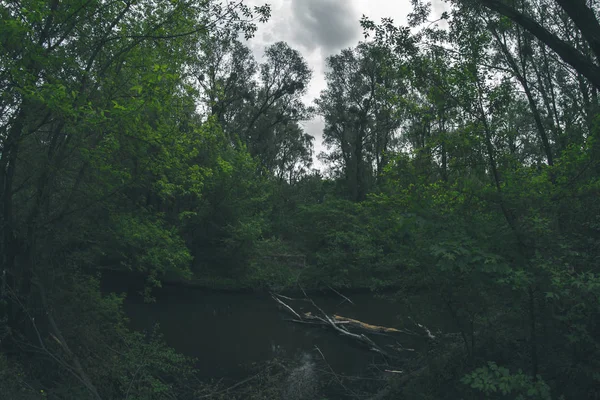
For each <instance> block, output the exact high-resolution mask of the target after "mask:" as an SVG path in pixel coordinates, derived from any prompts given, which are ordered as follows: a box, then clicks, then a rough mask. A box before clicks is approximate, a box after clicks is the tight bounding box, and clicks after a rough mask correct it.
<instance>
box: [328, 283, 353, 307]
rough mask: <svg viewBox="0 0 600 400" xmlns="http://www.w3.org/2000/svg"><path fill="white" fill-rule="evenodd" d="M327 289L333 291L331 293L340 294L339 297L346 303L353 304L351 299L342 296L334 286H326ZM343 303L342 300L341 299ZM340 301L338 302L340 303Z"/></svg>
mask: <svg viewBox="0 0 600 400" xmlns="http://www.w3.org/2000/svg"><path fill="white" fill-rule="evenodd" d="M327 287H328V288H329V289H331V290H332V291H333V293H335V294H337V295H338V296H340V297H341V298H343V299H344V300H346V301H347V302H348V303H350V304H352V305H355V304H354V302H353V301H352V300H350V299H349V298H348V297H346V296H344V295H343V294H341V293H340V292H338V291H337V290H335V289H334V288H332V287H331V286H327ZM342 303H343V301H342ZM342 303H340V304H342Z"/></svg>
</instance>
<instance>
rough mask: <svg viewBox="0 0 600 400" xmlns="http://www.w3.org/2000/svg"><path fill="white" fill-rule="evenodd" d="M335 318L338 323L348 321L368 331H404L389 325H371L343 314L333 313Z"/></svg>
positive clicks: (347, 322) (349, 323)
mask: <svg viewBox="0 0 600 400" xmlns="http://www.w3.org/2000/svg"><path fill="white" fill-rule="evenodd" d="M333 318H334V319H335V321H337V322H338V323H346V324H348V325H351V326H355V327H357V328H362V329H364V330H367V331H373V332H381V333H403V332H402V331H401V330H399V329H396V328H388V327H387V326H379V325H371V324H367V323H366V322H362V321H359V320H357V319H352V318H347V317H342V316H341V315H336V314H334V315H333Z"/></svg>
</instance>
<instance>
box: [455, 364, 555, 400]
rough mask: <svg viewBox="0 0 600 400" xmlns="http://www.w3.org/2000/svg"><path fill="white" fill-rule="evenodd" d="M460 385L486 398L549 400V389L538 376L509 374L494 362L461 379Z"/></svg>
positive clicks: (520, 372) (519, 372)
mask: <svg viewBox="0 0 600 400" xmlns="http://www.w3.org/2000/svg"><path fill="white" fill-rule="evenodd" d="M461 381H462V383H464V384H466V385H469V387H470V388H472V389H475V390H477V391H480V392H482V393H483V394H484V395H485V396H486V398H489V399H492V398H498V399H508V398H510V399H516V400H524V399H540V400H550V399H551V398H552V397H551V396H550V387H548V385H547V384H546V383H545V382H544V381H543V380H542V379H541V378H540V377H539V376H538V377H536V379H533V378H532V377H530V376H527V375H525V374H524V373H523V372H522V371H518V372H517V373H516V374H511V373H510V371H509V370H508V369H507V368H504V367H500V366H498V365H497V364H496V363H494V362H488V364H487V365H486V366H484V367H481V368H477V369H476V370H474V371H473V372H472V373H470V374H468V375H466V376H465V377H464V378H462V380H461Z"/></svg>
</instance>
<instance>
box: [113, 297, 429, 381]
mask: <svg viewBox="0 0 600 400" xmlns="http://www.w3.org/2000/svg"><path fill="white" fill-rule="evenodd" d="M112 290H115V289H114V288H113V289H112ZM115 291H120V290H115ZM155 296H156V302H154V303H150V304H149V303H145V302H144V301H143V298H142V297H141V296H139V295H137V294H136V293H135V292H134V293H130V294H129V295H128V297H127V300H126V302H125V310H126V313H127V315H128V316H129V318H130V320H131V326H132V328H134V329H138V330H142V331H143V330H149V329H152V327H153V326H154V325H155V324H159V326H160V331H161V332H162V334H163V335H164V339H165V341H166V342H167V344H169V345H170V346H171V347H173V348H174V349H175V350H177V351H179V352H181V353H182V354H185V355H188V356H191V357H195V358H197V359H198V362H197V364H196V367H197V369H198V372H199V374H200V375H201V376H202V377H204V378H206V379H213V378H214V379H220V378H226V379H239V378H242V377H244V376H246V375H247V373H248V370H249V368H251V367H252V365H253V364H254V363H261V362H264V361H268V360H270V359H273V358H274V357H286V358H294V357H297V356H299V355H301V354H307V353H308V354H313V355H315V356H318V357H323V356H324V357H325V358H326V360H327V362H328V363H329V365H330V366H331V368H333V370H335V371H336V372H337V373H342V374H347V375H358V374H361V373H363V372H364V371H365V369H366V368H369V366H372V365H373V364H378V363H379V364H380V363H382V362H383V361H384V360H383V359H382V357H381V356H379V355H377V354H375V353H373V352H371V351H369V350H368V349H366V348H364V347H363V346H361V345H360V344H359V343H357V342H355V341H353V340H352V339H350V338H345V337H341V336H340V335H339V334H337V333H336V332H334V331H333V330H332V329H328V328H324V327H318V326H317V327H315V326H311V325H303V324H297V323H293V322H290V321H289V320H290V314H289V313H287V312H286V311H285V310H283V309H282V308H281V307H279V306H278V305H277V304H276V303H275V301H274V300H273V299H272V298H271V297H270V295H269V294H268V293H255V292H223V291H211V290H205V289H195V288H189V287H175V286H166V287H165V288H163V289H160V290H158V291H157V292H156V295H155ZM348 296H349V297H350V298H351V300H352V301H353V303H354V304H351V303H349V302H348V301H346V300H344V299H343V298H342V297H340V296H339V295H337V294H335V293H333V292H317V293H311V294H310V297H311V298H312V299H313V300H314V301H315V303H316V304H318V305H319V307H321V308H322V309H323V310H324V311H325V312H327V313H328V314H329V313H330V314H338V315H342V316H344V317H349V318H353V319H357V320H361V321H364V322H367V323H369V324H373V325H380V326H387V327H394V328H403V327H409V326H410V327H411V329H414V327H415V326H414V324H413V323H412V322H411V321H410V320H409V319H408V317H409V314H408V312H407V310H406V309H404V310H403V309H401V308H400V307H399V306H398V305H397V304H394V303H391V302H389V301H388V300H386V299H383V298H379V297H377V296H375V295H374V294H372V293H370V292H360V293H353V294H351V295H348ZM291 304H292V303H291ZM293 305H294V307H295V308H296V310H297V311H299V312H304V311H306V310H309V309H312V307H311V306H310V304H309V303H306V302H294V303H293ZM421 322H423V320H421ZM377 340H378V343H383V345H386V344H392V343H394V342H401V344H402V346H404V347H407V348H419V347H420V346H423V345H424V342H425V341H424V339H423V337H415V336H411V335H399V336H398V335H396V336H395V337H385V338H383V337H378V338H377ZM382 340H383V342H382ZM317 348H318V350H319V351H317ZM407 356H410V352H407Z"/></svg>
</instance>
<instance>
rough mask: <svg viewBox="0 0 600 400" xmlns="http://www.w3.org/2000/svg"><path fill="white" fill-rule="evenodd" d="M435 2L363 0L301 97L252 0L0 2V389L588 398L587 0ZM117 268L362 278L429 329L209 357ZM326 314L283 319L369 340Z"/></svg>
mask: <svg viewBox="0 0 600 400" xmlns="http://www.w3.org/2000/svg"><path fill="white" fill-rule="evenodd" d="M446 6H447V9H448V11H445V12H444V13H443V14H442V15H441V18H440V19H439V20H436V21H432V8H431V4H429V3H427V2H425V1H422V0H411V11H410V14H409V15H408V24H407V25H401V24H398V23H397V22H395V21H394V20H393V19H392V18H384V19H382V20H380V21H373V20H370V19H368V18H367V17H363V18H362V19H361V20H360V21H356V24H360V26H361V29H362V32H363V38H362V40H361V41H360V42H358V43H356V44H355V45H354V46H352V47H349V48H346V49H344V50H342V51H340V52H338V53H337V54H334V55H331V56H330V57H328V58H327V60H326V67H327V68H326V76H325V79H326V88H325V89H324V90H322V91H321V93H320V95H319V96H318V98H317V99H316V100H315V101H314V102H310V103H307V102H306V101H304V96H305V95H306V93H307V90H308V88H309V85H310V84H311V79H312V76H313V71H312V70H311V68H310V67H309V64H308V63H307V61H306V60H305V59H304V58H303V56H302V54H301V53H300V52H299V51H298V50H297V49H294V48H292V47H291V46H290V45H289V44H287V43H285V42H276V43H274V44H271V45H269V46H267V47H266V48H265V51H264V57H263V58H262V59H261V60H257V59H255V57H254V55H253V52H252V50H251V48H250V47H249V45H248V43H249V41H251V40H252V37H253V36H254V35H255V34H256V32H257V31H259V30H260V29H261V25H263V24H264V23H265V22H267V21H268V20H269V18H270V17H271V12H272V10H271V8H270V6H269V5H267V4H265V5H261V6H250V5H248V4H247V3H245V2H243V1H221V0H153V1H150V0H63V1H59V0H0V273H1V274H2V276H1V282H0V398H2V399H10V400H30V399H52V400H54V399H56V400H58V399H65V400H68V399H80V400H85V399H90V400H91V399H94V400H109V399H129V400H159V399H160V400H162V399H211V398H212V399H291V400H294V399H298V400H300V399H321V400H326V399H329V400H331V399H346V398H347V399H423V400H425V399H432V400H433V399H465V400H467V399H538V400H549V399H565V400H567V399H600V201H599V199H600V125H599V123H600V119H599V115H600V114H599V111H600V109H599V106H600V100H599V95H598V91H599V90H600V23H599V16H600V5H599V4H598V2H597V1H596V0H447V1H446ZM390 17H392V16H390ZM314 118H321V119H322V121H324V129H323V132H322V140H323V145H324V146H325V148H326V151H323V152H320V153H319V154H316V153H317V152H316V150H315V148H316V147H317V146H316V144H317V143H316V140H319V139H320V138H319V139H316V138H314V137H313V136H311V135H310V134H309V133H307V132H306V130H305V127H304V126H305V125H304V124H305V123H306V122H307V121H310V120H313V119H314ZM315 160H318V162H317V164H318V165H317V164H315ZM119 274H121V275H119ZM109 275H110V276H113V277H114V276H123V277H126V278H122V279H128V280H129V282H130V283H131V286H135V287H136V288H137V289H136V290H137V291H138V292H139V293H140V296H142V297H143V298H144V299H145V301H147V302H150V303H152V302H161V298H160V295H159V293H160V292H161V290H162V289H161V288H163V287H166V286H168V285H180V284H181V285H183V284H185V285H188V286H195V287H197V288H200V289H199V290H204V289H210V290H226V291H232V292H236V291H252V292H262V293H273V299H274V300H275V301H273V308H276V307H277V306H279V307H281V308H282V309H283V311H282V312H283V313H285V312H287V311H289V310H288V309H285V306H286V305H287V307H288V308H289V309H292V311H294V312H296V311H295V306H294V305H293V302H292V301H291V300H290V299H291V297H280V296H279V295H278V294H282V295H281V296H284V295H283V294H284V293H295V295H294V296H296V295H297V294H298V293H300V295H302V293H304V296H306V299H305V300H307V301H312V300H310V297H311V296H312V294H313V293H318V292H319V291H320V290H333V291H335V292H336V293H339V294H340V295H342V296H344V297H346V296H348V297H349V298H348V300H350V299H351V298H352V294H351V293H369V294H371V295H372V296H373V298H375V297H377V298H384V299H386V300H387V301H389V302H390V304H394V305H396V306H397V307H402V309H403V310H406V309H411V310H413V312H414V315H413V316H412V317H413V318H414V320H415V325H416V326H418V327H421V328H422V329H421V330H420V331H419V333H418V334H419V335H420V336H422V338H423V340H425V341H426V345H424V346H423V347H421V348H419V349H417V351H413V352H411V353H410V357H404V356H402V354H403V353H402V352H401V351H400V352H399V353H398V354H400V355H399V356H398V355H396V356H390V357H387V358H386V360H387V363H388V364H387V365H388V367H386V368H387V369H385V371H383V370H379V371H375V372H373V373H371V374H370V375H365V376H345V375H342V374H340V373H337V372H336V371H334V370H333V369H332V368H331V367H329V368H328V366H327V363H326V360H325V357H322V359H319V357H320V356H319V355H318V354H317V358H318V360H317V361H319V362H320V364H318V365H317V367H315V368H316V369H315V370H314V371H313V370H311V371H308V370H307V369H306V368H304V369H303V368H302V367H297V366H295V364H294V362H293V360H283V359H282V360H273V361H270V362H266V363H264V364H263V365H259V366H257V367H256V368H257V369H256V370H255V371H254V372H252V373H253V374H255V373H256V374H255V375H252V376H253V377H254V379H252V380H250V381H247V380H242V379H240V380H239V381H237V382H236V381H229V382H226V381H223V382H221V381H214V380H206V379H202V377H200V376H198V373H197V371H196V368H195V363H196V362H197V360H194V359H193V358H192V357H189V356H188V355H186V354H182V353H180V352H178V351H176V350H175V349H174V348H172V347H171V346H170V344H169V343H167V342H166V341H165V340H164V338H163V337H162V335H161V332H160V327H158V328H157V329H156V330H155V331H153V332H142V331H139V330H136V329H134V328H132V327H131V325H130V324H129V317H128V315H127V313H126V311H125V307H124V304H125V303H126V302H127V296H128V295H126V294H125V293H117V292H110V291H106V290H104V289H103V288H102V282H103V279H106V276H109ZM112 279H114V278H112ZM288 291H289V292H288ZM285 296H287V295H285ZM289 296H292V295H291V294H290V295H289ZM294 296H292V297H294ZM277 300H278V301H277ZM312 304H313V305H314V306H315V307H317V308H316V310H319V307H318V304H317V303H316V302H314V301H313V302H312ZM431 310H438V311H439V312H440V313H442V314H444V315H445V317H446V318H447V319H448V321H449V322H448V323H446V324H445V325H444V328H442V326H441V325H440V326H435V325H432V324H431V323H428V325H427V326H424V325H421V322H420V319H419V316H420V315H421V314H420V313H423V314H422V315H425V313H427V312H430V311H431ZM320 311H321V312H322V313H323V315H322V316H318V315H317V316H314V315H311V318H312V319H311V320H308V317H307V316H302V315H298V318H300V319H301V320H303V321H300V322H304V323H305V324H307V326H306V327H305V326H304V325H302V326H300V327H299V329H305V330H308V329H315V328H311V327H310V326H308V324H310V323H313V322H314V323H315V324H317V323H318V324H323V325H326V326H324V327H323V329H325V328H328V327H329V326H330V327H332V328H333V329H335V330H337V332H334V331H333V330H332V332H329V334H330V335H336V334H337V335H338V336H339V339H336V340H340V341H342V340H346V338H344V337H343V336H349V338H348V341H349V342H350V341H353V339H358V340H354V341H355V342H356V343H355V344H356V345H357V346H359V345H361V343H359V342H362V344H366V345H367V346H368V347H371V349H372V350H376V351H379V352H380V353H381V354H383V353H384V349H383V347H380V346H378V345H375V344H374V343H373V340H376V336H373V335H370V334H357V333H350V332H351V330H350V328H348V329H346V328H345V327H344V326H342V327H341V328H340V326H341V325H339V324H338V323H339V321H338V320H334V319H333V317H332V318H330V317H329V316H328V315H327V314H325V312H324V311H323V310H320ZM306 315H308V314H306ZM294 318H295V317H294ZM363 322H365V323H367V322H369V321H363ZM289 323H290V322H285V321H281V324H289ZM344 323H348V324H355V325H356V326H358V327H359V328H360V327H361V326H359V325H360V324H359V322H356V321H354V322H353V321H351V320H345V321H344ZM365 327H366V328H367V329H371V330H373V329H379V330H381V329H384V328H382V327H377V326H375V327H373V326H367V325H364V324H363V325H362V328H365ZM380 328H381V329H380ZM394 328H398V329H401V328H402V327H399V326H396V327H394ZM206 329H210V327H209V326H207V328H206ZM317 329H318V328H317ZM386 332H387V331H386ZM265 335H269V332H265ZM351 335H354V336H351ZM363 338H364V339H363ZM398 340H399V341H400V339H398ZM317 349H318V348H317ZM319 351H320V350H319ZM386 352H387V350H386ZM321 355H322V354H321ZM323 361H325V362H323ZM311 365H312V364H311ZM307 371H308V372H307ZM294 379H296V381H298V380H302V379H304V380H303V381H302V382H301V383H298V382H295V383H296V384H295V386H294V385H292V384H290V380H291V381H292V383H294V382H293V380H294ZM291 386H294V387H293V388H290V387H291Z"/></svg>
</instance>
